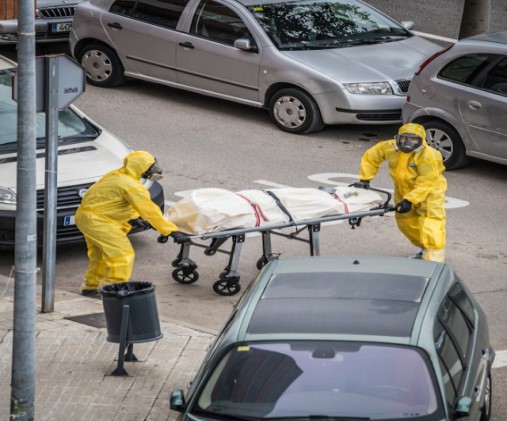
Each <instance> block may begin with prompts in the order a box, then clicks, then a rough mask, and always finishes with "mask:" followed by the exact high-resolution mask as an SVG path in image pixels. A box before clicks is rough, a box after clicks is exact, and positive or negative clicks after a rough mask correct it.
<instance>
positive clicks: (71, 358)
mask: <svg viewBox="0 0 507 421" xmlns="http://www.w3.org/2000/svg"><path fill="white" fill-rule="evenodd" d="M13 283H14V281H13V279H10V280H7V279H6V278H0V420H8V419H9V412H10V396H11V386H10V379H11V362H12V325H13V322H12V319H13V308H14V301H13V296H14V288H13ZM54 302H55V311H54V312H51V313H40V311H39V310H40V303H41V299H40V286H38V293H37V301H36V304H37V323H36V362H37V368H36V398H35V419H36V420H38V421H42V420H47V421H79V420H86V421H99V420H103V421H112V420H115V421H130V420H150V421H151V420H174V419H176V417H177V415H178V413H176V412H173V411H170V409H169V396H170V394H171V392H172V390H173V389H176V388H181V389H184V390H185V391H186V389H187V386H188V384H189V382H190V381H191V380H192V378H193V375H194V373H195V372H196V370H197V369H198V367H199V365H200V363H201V361H202V358H203V357H204V354H205V351H206V348H207V346H208V344H209V343H210V341H211V340H212V339H213V337H214V334H215V333H216V332H209V331H206V329H201V328H199V327H195V328H190V327H185V326H180V325H178V324H175V323H171V321H168V320H162V319H161V320H160V327H161V330H162V333H163V335H164V336H163V338H161V339H159V340H156V341H151V342H146V343H140V344H134V346H133V351H134V354H135V356H136V357H137V358H138V360H139V361H138V362H125V363H124V368H125V370H126V371H127V372H128V374H129V376H111V375H110V374H111V373H112V372H113V370H114V369H115V368H116V367H117V364H118V363H117V358H118V350H119V344H117V343H110V342H108V341H107V340H106V338H107V331H106V328H105V319H104V314H103V306H102V300H101V299H100V298H99V299H97V298H87V297H82V296H81V295H78V294H74V293H68V292H64V291H58V290H57V291H56V293H55V301H54ZM71 318H72V319H71Z"/></svg>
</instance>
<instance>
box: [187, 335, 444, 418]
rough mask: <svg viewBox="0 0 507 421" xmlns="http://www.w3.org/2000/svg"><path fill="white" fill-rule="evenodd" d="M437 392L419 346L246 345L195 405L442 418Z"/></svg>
mask: <svg viewBox="0 0 507 421" xmlns="http://www.w3.org/2000/svg"><path fill="white" fill-rule="evenodd" d="M435 390H438V389H437V386H436V383H435V379H434V376H433V374H432V369H431V364H430V363H429V360H428V358H427V356H426V354H425V353H424V352H422V351H421V350H419V349H418V348H413V347H408V346H397V345H384V344H372V343H353V342H337V341H287V342H269V343H266V342H263V343H244V344H236V345H234V346H233V347H231V348H229V350H228V351H227V352H226V353H225V354H224V355H223V358H221V360H220V361H219V362H218V364H217V365H216V366H215V367H214V369H213V370H212V371H211V373H210V375H209V377H208V378H207V380H206V381H205V383H204V385H203V387H202V388H201V389H200V391H199V392H198V398H197V401H196V402H197V408H192V409H191V411H192V412H193V411H195V412H198V413H200V414H202V415H219V416H220V417H227V416H230V417H239V418H241V419H259V418H264V419H271V418H291V417H294V418H297V417H302V418H305V419H307V418H310V417H312V416H316V415H318V416H319V417H364V418H365V419H370V418H371V419H390V420H394V419H401V418H402V419H406V418H408V417H409V418H410V419H411V420H420V419H442V418H443V417H445V415H444V414H443V411H442V406H441V404H440V399H439V397H438V395H437V394H436V393H435ZM430 414H433V416H434V418H429V417H428V415H430ZM426 417H428V418H426ZM236 419H237V418H236ZM361 419H362V418H361Z"/></svg>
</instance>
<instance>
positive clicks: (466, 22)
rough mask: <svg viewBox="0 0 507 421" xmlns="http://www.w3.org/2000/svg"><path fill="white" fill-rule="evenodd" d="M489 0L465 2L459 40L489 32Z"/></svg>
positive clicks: (468, 0)
mask: <svg viewBox="0 0 507 421" xmlns="http://www.w3.org/2000/svg"><path fill="white" fill-rule="evenodd" d="M490 14H491V0H465V5H464V8H463V17H462V18H461V26H460V29H459V39H461V38H466V37H470V36H472V35H477V34H482V33H484V32H488V31H489V17H490Z"/></svg>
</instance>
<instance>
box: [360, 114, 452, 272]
mask: <svg viewBox="0 0 507 421" xmlns="http://www.w3.org/2000/svg"><path fill="white" fill-rule="evenodd" d="M398 133H399V134H401V133H411V134H415V135H418V136H420V137H421V138H422V145H421V147H420V148H418V149H417V150H416V151H413V152H409V153H406V152H402V151H400V150H399V149H398V147H397V145H396V140H395V139H390V140H386V141H383V142H379V143H377V144H376V145H375V146H373V147H371V148H370V149H368V150H367V151H366V152H365V153H364V155H363V158H362V161H361V169H360V174H359V179H360V180H372V179H373V178H374V177H375V175H376V174H377V172H378V170H379V168H380V166H381V164H382V162H383V161H387V162H388V165H389V173H390V175H391V177H392V179H393V182H394V203H395V204H396V203H399V202H400V201H402V200H403V199H406V200H408V201H410V202H412V210H410V211H409V212H407V213H403V214H401V213H397V214H396V223H397V225H398V228H399V229H400V231H401V232H402V233H403V234H404V235H405V236H406V237H407V238H408V239H409V241H410V242H411V243H412V244H413V245H414V246H416V247H420V248H421V249H423V250H424V252H423V259H425V260H434V261H439V262H443V261H444V258H445V255H444V249H445V221H446V215H445V208H444V205H445V191H446V190H447V182H446V180H445V178H444V176H443V172H444V171H445V167H444V165H443V162H442V155H441V154H440V152H438V151H437V150H436V149H434V148H432V147H431V146H428V144H427V143H426V132H425V130H424V127H423V126H421V125H419V124H414V123H409V124H405V125H403V126H402V127H401V128H400V129H399V131H398Z"/></svg>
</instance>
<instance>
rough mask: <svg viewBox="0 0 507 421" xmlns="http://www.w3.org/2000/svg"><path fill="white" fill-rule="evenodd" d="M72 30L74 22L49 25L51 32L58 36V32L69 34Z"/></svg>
mask: <svg viewBox="0 0 507 421" xmlns="http://www.w3.org/2000/svg"><path fill="white" fill-rule="evenodd" d="M71 29H72V21H70V22H60V23H50V24H49V32H51V33H52V34H56V33H58V32H69V31H70V30H71Z"/></svg>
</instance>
